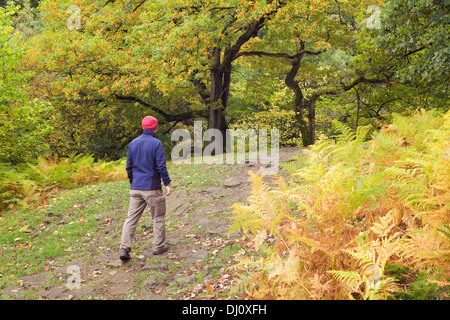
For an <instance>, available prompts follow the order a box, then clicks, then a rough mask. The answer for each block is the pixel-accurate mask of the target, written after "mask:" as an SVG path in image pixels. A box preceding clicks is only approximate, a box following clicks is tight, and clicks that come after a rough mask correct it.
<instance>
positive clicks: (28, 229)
mask: <svg viewBox="0 0 450 320" xmlns="http://www.w3.org/2000/svg"><path fill="white" fill-rule="evenodd" d="M19 232H31V229H30V226H29V225H26V226H23V227H22V228H20V229H19Z"/></svg>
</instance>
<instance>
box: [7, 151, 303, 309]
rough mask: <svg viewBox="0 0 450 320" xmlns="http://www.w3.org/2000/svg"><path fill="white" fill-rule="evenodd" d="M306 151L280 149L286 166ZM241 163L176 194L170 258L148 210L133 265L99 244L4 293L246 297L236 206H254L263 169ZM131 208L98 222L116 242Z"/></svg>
mask: <svg viewBox="0 0 450 320" xmlns="http://www.w3.org/2000/svg"><path fill="white" fill-rule="evenodd" d="M298 150H299V149H298V148H286V149H282V150H280V163H281V162H286V161H290V160H291V159H292V155H293V154H295V153H297V152H298ZM238 166H239V168H238V169H237V170H235V171H234V172H235V173H234V174H233V175H232V176H228V177H221V178H220V179H218V180H217V181H215V183H214V184H213V185H212V186H210V187H208V188H204V189H201V190H200V191H198V192H195V193H192V194H189V192H188V191H186V190H176V191H175V192H174V193H173V195H172V196H170V197H168V198H167V218H166V221H167V222H166V224H167V227H166V230H167V231H166V232H167V243H168V244H169V246H170V250H169V251H168V252H167V253H164V254H162V255H159V256H153V255H152V252H151V242H152V238H153V237H152V225H151V219H149V216H150V215H149V214H145V213H144V215H143V217H142V218H141V221H140V226H139V227H138V230H137V233H136V236H135V243H134V244H133V246H134V248H133V252H132V259H131V261H129V262H127V263H122V262H121V261H120V260H119V259H118V250H117V246H116V245H110V246H107V247H105V248H103V247H101V245H100V241H98V245H96V241H95V239H94V240H93V241H92V244H90V246H91V248H90V250H91V252H92V254H91V255H89V256H86V255H84V256H81V257H78V258H73V257H72V258H71V259H70V262H68V263H67V264H65V265H55V266H52V267H51V268H50V271H51V275H50V276H49V274H48V272H47V273H42V274H37V275H32V276H26V277H23V278H22V279H21V284H22V285H21V286H20V287H8V288H6V289H5V290H3V293H6V294H10V295H11V296H12V297H15V298H16V299H21V298H26V297H24V296H23V295H22V294H21V292H23V291H26V290H32V289H34V290H36V291H37V292H38V295H39V296H40V297H41V298H42V299H108V300H114V299H121V300H122V299H146V300H148V299H151V300H157V299H239V298H242V296H239V294H238V293H237V292H233V290H232V282H233V281H234V274H233V271H232V270H230V269H229V267H231V266H232V265H233V264H234V263H235V261H234V256H235V255H236V254H238V253H239V251H240V250H241V249H242V248H241V247H240V242H241V241H242V240H241V239H242V238H241V235H240V234H234V235H231V236H227V231H228V229H229V227H230V219H229V218H230V216H231V210H232V209H231V208H230V206H231V205H232V204H233V203H236V202H246V201H247V197H248V196H249V194H250V191H251V187H250V186H249V184H250V183H249V182H248V171H249V170H251V171H253V172H256V171H257V170H258V169H259V165H253V164H246V165H238ZM126 209H127V208H121V210H122V215H121V216H120V218H119V217H115V216H112V215H113V213H112V214H111V216H104V215H102V216H99V217H96V219H101V220H102V221H104V223H103V225H102V227H101V228H100V230H98V233H99V234H100V235H102V234H103V235H104V236H105V237H106V236H108V235H111V234H112V235H114V237H112V241H115V242H117V241H118V238H117V237H119V236H120V230H121V227H122V223H123V221H122V220H123V218H122V217H123V212H124V211H126ZM99 252H100V254H99ZM74 256H76V255H74ZM50 265H51V262H50Z"/></svg>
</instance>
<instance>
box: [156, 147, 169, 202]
mask: <svg viewBox="0 0 450 320" xmlns="http://www.w3.org/2000/svg"><path fill="white" fill-rule="evenodd" d="M156 168H157V169H158V172H159V175H160V177H161V179H162V181H163V183H164V185H165V186H166V190H167V192H166V196H170V194H171V193H172V188H171V187H170V182H171V180H170V177H169V173H168V172H167V166H166V154H165V153H164V148H163V145H162V143H161V142H160V143H158V147H157V148H156Z"/></svg>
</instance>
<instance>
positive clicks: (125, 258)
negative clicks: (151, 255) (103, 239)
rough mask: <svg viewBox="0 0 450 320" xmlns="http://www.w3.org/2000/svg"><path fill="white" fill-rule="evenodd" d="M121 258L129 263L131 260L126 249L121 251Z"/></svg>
mask: <svg viewBox="0 0 450 320" xmlns="http://www.w3.org/2000/svg"><path fill="white" fill-rule="evenodd" d="M119 258H120V260H122V261H128V260H130V259H131V256H130V253H129V252H128V251H127V250H125V249H120V252H119Z"/></svg>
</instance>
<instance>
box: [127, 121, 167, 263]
mask: <svg viewBox="0 0 450 320" xmlns="http://www.w3.org/2000/svg"><path fill="white" fill-rule="evenodd" d="M142 129H143V133H142V135H140V136H139V137H137V138H136V139H134V140H133V141H131V143H130V145H129V147H128V157H127V165H126V170H127V174H128V179H129V180H130V184H131V190H130V206H129V209H128V215H127V218H126V220H125V223H124V225H123V229H122V239H121V245H120V253H119V255H120V259H121V260H123V261H127V260H129V259H130V258H131V256H130V251H131V243H132V241H133V237H134V233H135V231H136V227H137V224H138V222H139V219H140V217H141V215H142V213H143V212H144V209H145V207H146V206H147V205H148V206H149V207H150V211H151V215H152V221H153V254H154V255H158V254H161V253H163V252H166V251H167V250H169V247H168V246H167V244H166V230H165V225H164V224H165V217H166V198H165V196H164V194H163V191H162V189H161V179H162V181H163V182H164V185H165V186H166V196H170V194H171V193H172V188H171V187H170V177H169V174H168V172H167V167H166V155H165V153H164V149H163V145H162V143H161V141H159V140H158V139H155V132H156V130H157V129H158V120H156V118H154V117H151V116H147V117H145V118H144V119H142Z"/></svg>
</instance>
